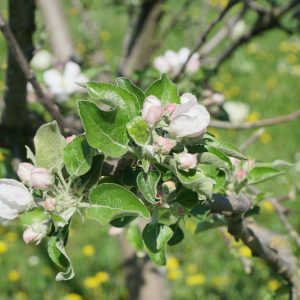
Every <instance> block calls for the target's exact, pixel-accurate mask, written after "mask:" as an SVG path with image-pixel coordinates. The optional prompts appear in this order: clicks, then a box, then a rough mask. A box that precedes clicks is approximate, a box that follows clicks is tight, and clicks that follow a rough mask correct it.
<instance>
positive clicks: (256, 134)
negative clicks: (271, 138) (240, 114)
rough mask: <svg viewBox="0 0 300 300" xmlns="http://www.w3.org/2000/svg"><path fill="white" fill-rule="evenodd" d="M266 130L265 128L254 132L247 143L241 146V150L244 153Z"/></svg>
mask: <svg viewBox="0 0 300 300" xmlns="http://www.w3.org/2000/svg"><path fill="white" fill-rule="evenodd" d="M265 131H266V130H265V129H264V128H259V129H258V130H256V131H254V132H253V133H252V134H251V135H250V136H249V137H248V138H247V139H246V141H245V142H244V143H243V144H241V145H240V147H239V149H240V150H241V151H242V152H243V151H245V150H246V149H247V148H248V147H249V146H250V145H251V144H253V143H254V142H255V141H256V140H257V139H258V138H259V137H260V136H261V135H262V134H263V133H264V132H265Z"/></svg>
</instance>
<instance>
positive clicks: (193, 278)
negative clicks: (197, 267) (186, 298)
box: [185, 273, 206, 286]
mask: <svg viewBox="0 0 300 300" xmlns="http://www.w3.org/2000/svg"><path fill="white" fill-rule="evenodd" d="M205 281H206V278H205V276H204V275H203V274H201V273H198V274H195V275H190V276H188V277H187V278H186V280H185V283H186V285H188V286H195V285H202V284H204V283H205Z"/></svg>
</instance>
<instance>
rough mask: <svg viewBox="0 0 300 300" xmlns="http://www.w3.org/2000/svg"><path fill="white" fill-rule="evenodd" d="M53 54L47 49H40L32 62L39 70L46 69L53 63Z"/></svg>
mask: <svg viewBox="0 0 300 300" xmlns="http://www.w3.org/2000/svg"><path fill="white" fill-rule="evenodd" d="M52 61H53V58H52V55H51V54H50V53H49V52H48V51H47V50H40V51H38V52H37V53H36V54H35V55H34V56H33V58H32V60H31V62H30V64H31V66H32V67H33V68H35V69H38V70H46V69H48V68H49V67H50V66H51V64H52Z"/></svg>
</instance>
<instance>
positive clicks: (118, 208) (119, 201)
mask: <svg viewBox="0 0 300 300" xmlns="http://www.w3.org/2000/svg"><path fill="white" fill-rule="evenodd" d="M89 200H90V203H91V207H90V208H88V209H87V213H88V216H90V217H91V218H93V219H95V220H96V221H98V222H99V223H100V224H107V223H108V222H109V221H110V220H111V219H112V218H113V217H120V216H141V217H143V218H146V219H148V218H149V217H150V214H149V211H148V210H147V208H146V206H145V205H144V203H143V202H142V200H140V199H139V198H138V197H137V196H136V195H134V194H133V193H132V192H130V191H129V190H127V189H126V188H124V187H122V186H120V185H117V184H114V183H103V184H100V185H98V186H96V187H95V188H93V189H92V191H91V193H90V197H89Z"/></svg>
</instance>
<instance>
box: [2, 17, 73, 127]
mask: <svg viewBox="0 0 300 300" xmlns="http://www.w3.org/2000/svg"><path fill="white" fill-rule="evenodd" d="M0 30H1V31H2V33H3V35H4V37H5V39H6V41H7V43H8V45H9V47H10V50H11V52H12V54H13V56H14V57H15V59H16V61H17V62H18V64H19V66H20V68H21V70H22V71H23V73H24V75H25V77H26V79H27V81H29V82H30V83H31V84H32V87H33V88H34V90H35V92H36V94H37V96H38V98H39V101H40V102H41V103H42V105H43V106H44V107H45V109H46V110H47V111H48V112H49V113H50V115H51V116H52V117H53V119H54V120H56V121H57V123H58V124H59V126H60V127H61V128H62V129H63V130H64V131H68V129H67V127H66V124H65V121H64V119H63V116H62V115H61V113H60V111H59V108H58V106H57V105H55V104H54V103H53V102H52V99H51V98H50V97H48V96H47V95H46V94H45V92H44V91H43V89H42V87H41V86H40V84H39V83H38V81H37V79H36V76H35V74H34V73H33V71H32V70H31V68H30V66H29V63H28V61H27V59H26V57H25V56H24V53H23V52H22V50H21V48H20V46H19V44H18V42H17V40H16V39H15V37H14V35H13V33H12V31H11V29H10V28H9V26H8V25H7V24H6V23H5V21H4V18H3V15H2V13H1V12H0ZM16 88H17V87H16Z"/></svg>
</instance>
